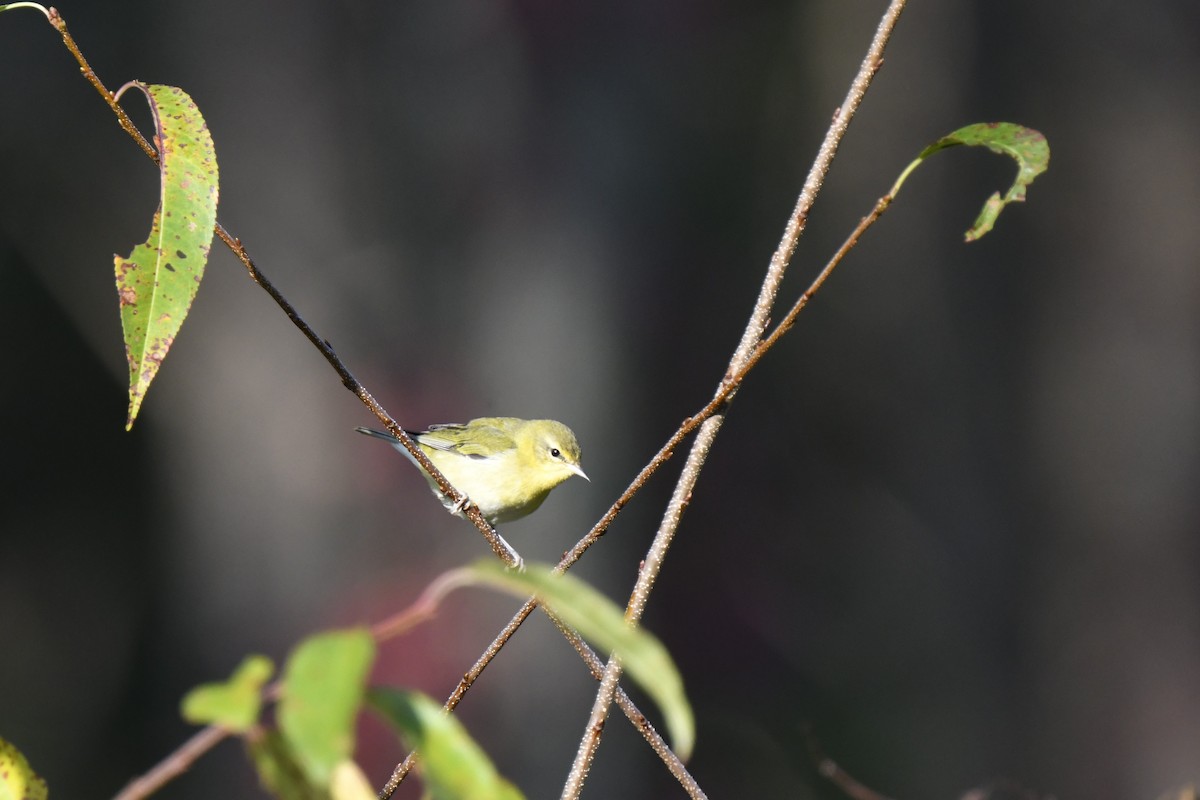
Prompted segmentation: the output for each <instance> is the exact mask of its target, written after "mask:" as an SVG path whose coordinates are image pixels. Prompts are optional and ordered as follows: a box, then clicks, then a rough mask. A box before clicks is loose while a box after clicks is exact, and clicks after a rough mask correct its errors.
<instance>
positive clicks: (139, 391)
mask: <svg viewBox="0 0 1200 800" xmlns="http://www.w3.org/2000/svg"><path fill="white" fill-rule="evenodd" d="M129 85H131V86H133V87H135V88H137V89H139V90H140V91H142V92H143V93H144V94H145V95H146V97H147V99H149V101H150V110H151V112H152V114H153V117H154V127H155V137H154V138H155V142H156V143H157V145H158V152H159V175H160V190H159V191H160V196H159V201H158V210H157V211H156V212H155V213H154V221H153V222H152V223H151V226H150V238H149V239H147V240H146V241H145V242H144V243H142V244H139V245H137V246H136V247H134V248H133V252H132V253H130V254H129V257H128V258H122V257H121V256H114V263H115V265H116V275H117V298H118V300H119V302H120V309H121V329H122V331H123V332H124V335H125V355H126V358H127V359H128V361H129V417H128V419H127V421H126V423H125V427H126V428H127V429H128V428H130V427H132V426H133V421H134V419H136V418H137V415H138V410H139V409H140V408H141V405H142V400H143V398H144V397H145V395H146V390H147V389H148V388H149V387H150V383H151V381H153V380H154V377H155V375H157V374H158V368H159V367H160V366H161V365H162V362H163V359H165V358H166V357H167V351H168V350H170V349H171V345H172V343H174V341H175V336H176V335H177V334H178V333H179V329H180V327H181V326H182V325H183V320H184V319H185V318H186V317H187V314H188V310H189V309H190V308H191V306H192V300H193V299H195V297H196V290H197V289H198V288H199V287H200V279H201V278H202V277H203V276H204V265H205V263H206V262H207V261H208V251H209V246H210V245H211V244H212V237H213V225H214V223H215V222H216V220H217V195H218V185H217V158H216V153H215V152H214V150H213V142H212V137H211V136H210V135H209V132H208V127H207V126H206V125H205V124H204V118H203V117H202V116H201V115H200V111H199V109H197V108H196V104H195V103H194V102H192V98H190V97H188V95H187V94H186V93H185V92H184V91H183V90H182V89H178V88H176V87H174V86H159V85H147V84H143V83H139V82H136V81H135V82H133V83H132V84H129Z"/></svg>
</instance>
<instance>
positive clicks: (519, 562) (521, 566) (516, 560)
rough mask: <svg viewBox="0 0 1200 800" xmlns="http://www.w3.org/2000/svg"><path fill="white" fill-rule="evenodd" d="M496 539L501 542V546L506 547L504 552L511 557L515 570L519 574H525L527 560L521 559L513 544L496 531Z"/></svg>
mask: <svg viewBox="0 0 1200 800" xmlns="http://www.w3.org/2000/svg"><path fill="white" fill-rule="evenodd" d="M496 538H497V539H499V540H500V544H502V545H504V550H505V552H507V553H508V555H509V557H510V563H512V565H513V568H514V569H516V570H517V572H524V571H525V559H523V558H521V554H520V553H518V552H517V551H516V550H514V549H513V546H512V545H511V544H509V543H508V542H506V541H505V540H504V537H503V536H501V535H500V531H496Z"/></svg>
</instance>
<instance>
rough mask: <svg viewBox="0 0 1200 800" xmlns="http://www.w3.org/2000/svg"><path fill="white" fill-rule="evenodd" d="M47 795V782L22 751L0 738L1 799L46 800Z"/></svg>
mask: <svg viewBox="0 0 1200 800" xmlns="http://www.w3.org/2000/svg"><path fill="white" fill-rule="evenodd" d="M47 796H48V792H47V791H46V782H45V781H44V780H42V779H41V778H39V777H38V776H37V775H36V774H35V773H34V771H33V768H32V767H31V766H29V762H28V761H26V760H25V756H24V755H22V754H21V751H20V750H18V749H17V748H16V746H15V745H13V744H11V743H9V742H6V741H5V740H3V739H0V800H46V798H47Z"/></svg>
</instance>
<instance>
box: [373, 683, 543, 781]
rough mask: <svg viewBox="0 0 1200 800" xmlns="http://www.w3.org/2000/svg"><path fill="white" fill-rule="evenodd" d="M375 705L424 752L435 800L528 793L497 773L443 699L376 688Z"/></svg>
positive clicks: (420, 766)
mask: <svg viewBox="0 0 1200 800" xmlns="http://www.w3.org/2000/svg"><path fill="white" fill-rule="evenodd" d="M367 702H368V703H369V704H370V706H371V708H373V709H375V711H377V712H379V714H380V715H381V716H382V717H383V718H384V719H386V720H387V721H388V722H390V723H392V725H394V726H395V727H396V729H397V730H398V731H399V732H400V734H401V736H402V737H403V738H404V740H405V742H406V743H407V744H408V746H409V747H410V748H412V749H413V750H416V751H417V752H418V753H420V755H421V757H420V759H418V761H417V770H418V771H419V772H420V773H421V779H422V780H423V781H424V782H425V788H426V790H427V791H428V792H429V794H430V796H431V797H432V798H433V800H520V798H522V797H523V795H522V794H521V793H520V791H518V790H517V788H516V787H515V786H513V785H512V784H511V783H509V782H508V781H506V780H505V779H504V778H502V777H501V776H500V773H498V772H497V771H496V767H495V766H494V765H493V764H492V761H491V759H489V758H488V757H487V754H486V753H484V752H483V749H482V748H481V747H480V746H479V745H478V744H476V743H475V740H474V739H472V738H471V735H470V734H469V733H467V730H466V728H464V727H463V726H462V723H460V722H459V721H458V720H457V719H455V718H454V717H453V716H451V715H450V714H447V713H446V712H445V711H444V710H443V709H442V706H441V704H440V703H437V702H435V701H434V700H432V699H430V698H429V697H427V696H425V695H423V694H421V693H420V692H408V691H403V690H400V689H392V688H376V689H372V690H370V691H369V692H368V693H367Z"/></svg>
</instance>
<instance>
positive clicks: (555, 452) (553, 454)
mask: <svg viewBox="0 0 1200 800" xmlns="http://www.w3.org/2000/svg"><path fill="white" fill-rule="evenodd" d="M550 457H551V458H562V451H561V450H559V449H558V448H557V447H551V448H550Z"/></svg>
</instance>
